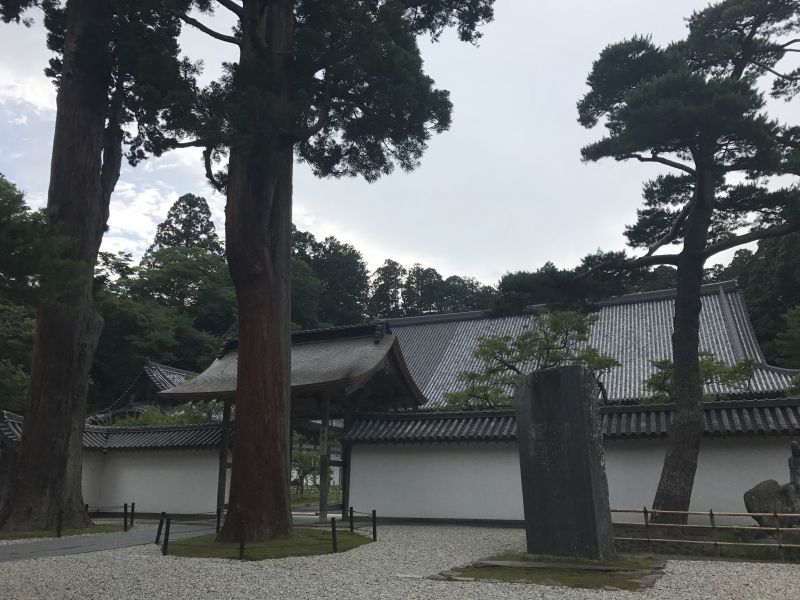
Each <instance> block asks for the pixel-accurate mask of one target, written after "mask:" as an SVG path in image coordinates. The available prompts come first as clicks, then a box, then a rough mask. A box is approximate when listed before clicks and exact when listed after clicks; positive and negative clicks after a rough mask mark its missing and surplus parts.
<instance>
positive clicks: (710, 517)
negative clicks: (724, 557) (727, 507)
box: [708, 509, 719, 556]
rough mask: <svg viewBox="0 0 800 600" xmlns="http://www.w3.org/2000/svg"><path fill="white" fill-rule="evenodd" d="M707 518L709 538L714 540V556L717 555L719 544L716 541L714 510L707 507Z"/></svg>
mask: <svg viewBox="0 0 800 600" xmlns="http://www.w3.org/2000/svg"><path fill="white" fill-rule="evenodd" d="M708 518H709V520H710V521H711V539H712V540H714V556H719V544H718V543H717V523H716V519H714V510H713V509H709V511H708Z"/></svg>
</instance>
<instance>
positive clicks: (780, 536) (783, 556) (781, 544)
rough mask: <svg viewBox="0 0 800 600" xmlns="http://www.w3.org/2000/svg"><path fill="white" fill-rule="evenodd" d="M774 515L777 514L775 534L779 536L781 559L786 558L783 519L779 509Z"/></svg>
mask: <svg viewBox="0 0 800 600" xmlns="http://www.w3.org/2000/svg"><path fill="white" fill-rule="evenodd" d="M773 515H774V516H775V536H776V537H777V538H778V552H779V553H780V556H781V560H786V556H785V553H784V551H783V533H782V532H781V520H780V519H779V518H778V511H777V510H776V511H775V512H774V513H773Z"/></svg>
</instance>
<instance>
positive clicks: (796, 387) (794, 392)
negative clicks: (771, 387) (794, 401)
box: [786, 375, 800, 398]
mask: <svg viewBox="0 0 800 600" xmlns="http://www.w3.org/2000/svg"><path fill="white" fill-rule="evenodd" d="M786 394H787V395H788V396H791V397H794V398H798V397H800V375H795V376H794V377H793V378H792V385H791V387H790V388H789V389H788V390H786Z"/></svg>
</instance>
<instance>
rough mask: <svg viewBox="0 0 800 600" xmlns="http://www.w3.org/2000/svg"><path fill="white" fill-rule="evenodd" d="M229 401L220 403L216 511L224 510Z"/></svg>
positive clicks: (229, 418)
mask: <svg viewBox="0 0 800 600" xmlns="http://www.w3.org/2000/svg"><path fill="white" fill-rule="evenodd" d="M230 423H231V401H230V400H224V401H223V405H222V425H221V426H220V442H219V475H218V476H217V511H218V514H221V512H219V511H222V512H224V511H225V484H226V482H227V478H228V467H230V463H229V462H228V446H229V440H230Z"/></svg>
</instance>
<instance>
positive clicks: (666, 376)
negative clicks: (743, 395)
mask: <svg viewBox="0 0 800 600" xmlns="http://www.w3.org/2000/svg"><path fill="white" fill-rule="evenodd" d="M650 364H652V365H653V367H654V368H655V369H656V370H655V372H654V373H653V374H652V375H650V376H649V377H648V378H647V379H646V380H645V385H646V386H647V388H648V389H649V390H650V391H651V392H653V395H652V396H650V398H649V399H648V401H649V402H650V403H654V404H665V403H671V402H672V371H673V367H672V361H671V360H669V359H665V360H653V361H650ZM756 366H757V364H756V362H755V361H754V360H751V359H748V360H744V361H741V362H738V363H735V364H733V365H728V364H726V363H725V362H723V361H721V360H718V359H717V357H716V356H714V355H713V354H712V353H710V352H701V353H700V378H701V379H702V381H703V384H704V385H709V384H717V385H721V386H725V387H727V388H732V389H734V390H739V391H742V392H744V391H748V390H749V389H750V380H751V379H752V377H753V372H754V371H755V368H756ZM714 399H715V396H713V395H711V394H706V395H705V400H706V401H711V400H714Z"/></svg>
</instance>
